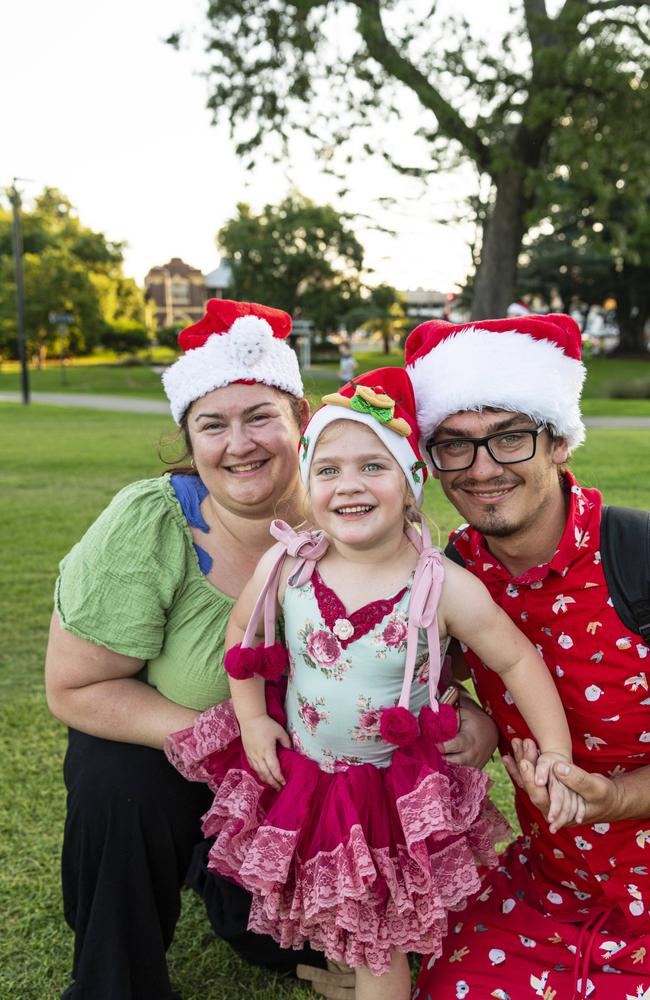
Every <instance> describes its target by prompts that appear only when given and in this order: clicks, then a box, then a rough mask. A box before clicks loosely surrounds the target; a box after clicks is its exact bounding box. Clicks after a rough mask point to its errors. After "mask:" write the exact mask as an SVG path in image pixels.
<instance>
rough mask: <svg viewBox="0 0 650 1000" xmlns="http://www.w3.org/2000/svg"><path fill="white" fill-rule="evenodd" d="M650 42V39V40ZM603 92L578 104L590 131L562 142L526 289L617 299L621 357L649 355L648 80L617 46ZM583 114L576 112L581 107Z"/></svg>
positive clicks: (545, 183)
mask: <svg viewBox="0 0 650 1000" xmlns="http://www.w3.org/2000/svg"><path fill="white" fill-rule="evenodd" d="M649 41H650V39H649ZM609 54H610V57H611V59H610V63H609V66H606V65H604V64H602V61H601V71H602V76H601V87H600V88H599V92H598V91H597V90H596V88H588V89H587V90H586V91H585V92H584V93H583V94H582V95H580V96H579V97H578V98H577V99H576V101H575V107H576V112H575V113H576V117H577V120H578V121H579V122H580V123H581V126H580V128H573V127H567V128H564V129H562V130H559V131H558V132H557V134H556V135H555V137H554V142H553V158H554V162H555V169H554V170H553V172H552V173H550V172H549V174H548V175H547V176H546V177H545V178H543V179H542V181H541V184H540V188H539V191H538V197H539V200H540V203H541V204H543V205H544V206H545V207H546V212H545V217H544V219H543V220H542V223H541V225H540V226H539V227H538V228H537V229H536V230H533V232H532V233H531V234H530V238H528V239H527V240H526V241H525V243H526V244H527V245H526V246H525V248H524V253H523V254H522V258H521V264H522V267H521V270H520V275H519V280H520V290H521V291H522V292H525V291H539V292H541V293H542V294H544V295H545V297H546V299H547V301H549V299H550V298H552V297H553V295H554V294H555V295H557V294H559V296H560V298H561V299H562V301H563V302H564V305H565V307H566V306H567V304H568V302H569V301H570V299H571V298H572V297H574V296H575V297H578V298H579V299H580V300H581V301H582V302H583V303H584V304H585V305H587V306H589V305H600V304H602V303H603V301H604V300H605V299H614V300H615V303H616V304H615V312H616V321H617V325H618V327H619V330H620V334H621V349H622V350H623V351H626V352H636V351H641V350H643V349H644V326H645V325H646V323H647V321H648V320H649V319H650V147H649V146H648V144H647V143H646V142H644V141H639V137H640V136H644V135H646V134H647V133H648V130H650V100H648V96H649V92H648V87H647V81H646V80H645V79H644V80H641V79H639V78H638V77H637V76H636V75H635V74H634V73H633V72H632V71H631V70H630V69H629V68H628V70H627V71H625V70H622V69H621V68H620V67H621V65H623V64H624V58H625V52H623V51H621V50H620V48H619V47H617V45H616V44H615V43H614V42H612V43H611V44H610V48H609ZM571 112H572V113H573V108H572V109H571Z"/></svg>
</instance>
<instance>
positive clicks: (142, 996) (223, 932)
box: [62, 730, 324, 1000]
mask: <svg viewBox="0 0 650 1000" xmlns="http://www.w3.org/2000/svg"><path fill="white" fill-rule="evenodd" d="M64 775H65V783H66V788H67V790H68V811H67V817H66V823H65V833H64V840H63V857H62V880H63V906H64V912H65V918H66V920H67V922H68V924H69V925H70V927H72V929H73V930H74V932H75V950H74V964H73V970H72V975H73V980H74V981H73V984H72V985H71V986H70V987H69V988H68V989H67V990H66V991H65V993H64V994H63V998H65V1000H172V998H174V997H177V996H178V995H177V994H175V993H173V992H172V990H171V987H170V984H169V976H168V972H167V959H166V951H167V948H168V947H169V945H170V944H171V941H172V937H173V935H174V928H175V926H176V922H177V920H178V917H179V914H180V908H181V901H180V894H181V888H182V886H183V885H184V884H185V885H190V886H191V887H192V888H194V889H195V890H196V891H197V892H199V893H200V895H201V896H202V897H203V899H204V902H205V905H206V909H207V912H208V917H209V919H210V923H211V924H212V927H213V929H214V931H215V933H216V934H217V935H218V936H219V937H221V938H223V939H224V940H226V941H228V942H229V943H230V944H231V945H232V947H233V948H235V950H236V951H237V952H238V953H239V954H240V955H241V956H242V957H243V958H244V959H246V960H248V961H250V962H254V963H255V964H256V965H261V966H264V967H266V968H269V969H273V970H275V971H279V972H291V971H293V969H294V968H295V966H296V963H297V962H299V961H301V962H305V961H306V962H307V963H308V964H311V965H324V960H323V956H322V955H320V954H318V953H316V952H312V951H310V950H309V949H305V951H303V952H297V951H284V950H282V949H280V948H279V947H278V945H277V944H276V943H275V942H274V941H273V940H272V939H271V938H268V937H263V936H260V935H257V934H252V933H251V932H250V931H248V930H247V929H246V925H247V921H248V912H249V909H250V896H249V895H248V894H247V893H246V892H244V891H243V890H242V889H240V888H239V887H238V886H235V885H233V884H232V883H231V882H228V881H226V880H225V879H221V878H219V877H218V876H215V875H214V874H213V873H211V872H208V871H207V868H206V865H205V857H206V854H207V849H208V847H209V844H208V842H206V841H204V840H202V835H201V828H200V818H201V816H202V814H203V813H204V812H205V811H206V809H207V808H208V806H209V804H210V801H211V797H212V793H211V792H210V791H209V789H208V788H207V787H206V786H205V785H202V784H194V783H192V782H189V781H186V780H185V779H184V778H183V777H181V775H180V774H178V772H177V771H175V770H174V768H173V767H172V766H171V764H170V763H169V762H168V761H167V758H166V757H165V755H164V754H163V752H162V751H160V750H153V749H151V748H149V747H143V746H137V745H135V744H132V743H116V742H113V741H111V740H102V739H98V738H97V737H94V736H88V735H87V734H85V733H79V732H77V731H76V730H70V734H69V744H68V752H67V754H66V759H65V765H64Z"/></svg>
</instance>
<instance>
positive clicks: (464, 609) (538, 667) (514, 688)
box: [440, 560, 579, 832]
mask: <svg viewBox="0 0 650 1000" xmlns="http://www.w3.org/2000/svg"><path fill="white" fill-rule="evenodd" d="M445 572H446V576H445V585H444V587H443V594H442V598H441V601H440V617H441V619H442V620H441V624H443V623H444V625H445V626H446V629H447V632H448V634H451V635H453V636H454V637H455V638H457V639H459V640H460V641H461V642H463V643H464V644H465V645H466V646H469V647H470V648H471V649H472V651H473V652H474V653H476V655H477V656H479V657H480V658H481V660H483V662H484V663H486V664H487V666H489V667H490V669H492V670H494V671H496V673H498V674H499V676H500V677H501V679H502V681H503V683H504V684H505V686H506V687H507V688H508V690H509V691H510V693H511V694H512V696H513V698H514V700H515V703H516V705H517V708H518V709H519V711H520V712H521V714H522V716H523V718H524V719H525V721H526V723H527V725H528V728H529V729H530V731H531V733H532V734H533V736H534V737H535V740H536V742H537V744H538V746H539V748H540V751H541V753H542V757H541V758H540V760H539V762H538V766H537V771H536V775H535V781H536V783H538V784H540V785H545V784H547V783H548V784H549V791H550V795H551V802H552V804H551V809H550V811H549V820H550V821H551V831H552V832H555V830H557V829H559V827H560V826H562V825H564V824H565V823H566V822H569V820H570V819H573V817H574V815H575V814H576V812H577V810H578V807H579V802H578V798H577V796H575V795H574V794H573V795H572V794H566V795H565V794H564V793H565V792H568V789H562V788H560V787H559V782H558V781H557V779H556V778H555V777H554V776H553V774H552V773H551V766H552V764H553V762H554V761H556V760H565V761H568V762H571V760H572V753H571V734H570V732H569V726H568V723H567V720H566V715H565V714H564V709H563V707H562V702H561V701H560V696H559V694H558V691H557V688H556V687H555V684H554V683H553V679H552V677H551V675H550V673H549V671H548V668H547V667H546V665H545V663H544V661H543V660H542V658H541V656H540V655H539V653H538V652H537V650H536V649H535V647H534V646H533V645H532V643H531V642H529V640H528V639H527V638H526V637H525V636H524V635H523V633H522V632H520V630H519V629H518V628H517V627H516V626H515V625H514V623H513V622H512V621H511V620H510V618H509V617H508V616H507V615H506V613H505V612H504V611H502V610H501V608H499V607H498V605H496V604H495V603H494V601H493V600H492V598H491V597H490V595H489V593H488V591H487V589H486V587H484V585H483V584H482V583H481V581H480V580H477V579H476V577H474V576H472V574H471V573H469V572H468V571H467V570H465V569H462V568H461V567H460V566H456V565H455V564H454V563H452V562H450V561H449V560H445Z"/></svg>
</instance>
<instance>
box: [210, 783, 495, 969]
mask: <svg viewBox="0 0 650 1000" xmlns="http://www.w3.org/2000/svg"><path fill="white" fill-rule="evenodd" d="M457 770H458V771H459V774H458V775H454V777H453V779H452V780H450V781H447V779H446V777H445V775H442V774H431V775H428V776H427V778H425V780H424V781H423V782H422V783H421V785H419V786H418V788H416V789H414V790H413V791H412V792H410V793H409V794H407V795H405V796H402V797H401V798H400V799H398V800H397V803H396V806H397V811H398V814H399V818H400V821H401V824H402V828H403V837H404V842H403V843H399V844H397V845H394V846H393V847H373V846H372V845H371V844H370V843H368V839H367V837H366V834H365V833H364V831H363V828H362V826H361V824H359V823H355V824H354V825H352V826H351V828H350V829H349V831H348V834H347V837H346V839H345V840H343V841H342V842H341V843H339V844H337V845H336V847H334V848H333V849H331V850H318V851H316V853H315V854H314V855H313V856H311V857H309V858H306V859H305V858H301V857H300V837H301V831H300V828H299V824H296V825H297V828H296V829H290V830H289V829H283V828H281V827H278V826H277V825H273V824H272V823H271V822H270V819H269V821H265V814H266V815H267V816H268V810H267V809H265V808H263V803H264V800H265V798H266V799H267V800H268V796H269V794H270V795H271V796H273V798H274V801H275V803H277V802H278V799H279V797H280V795H281V794H282V793H277V794H276V793H273V792H272V791H271V792H269V789H268V788H267V787H266V786H263V785H262V784H260V782H258V781H257V780H256V778H255V777H254V776H253V775H252V774H249V773H247V772H246V771H245V770H243V769H238V770H235V769H233V770H230V771H229V772H228V773H227V775H226V777H225V778H224V781H223V783H222V785H221V787H220V789H219V791H218V793H217V796H216V798H215V801H214V803H213V805H212V807H211V808H210V810H209V811H208V812H207V813H206V815H205V817H204V820H203V830H204V833H205V834H206V836H214V837H215V842H214V844H213V846H212V848H211V850H210V854H209V867H210V868H213V869H214V870H216V871H218V872H219V873H220V874H221V875H224V876H226V877H229V878H233V879H234V880H235V881H237V882H238V883H239V884H241V885H243V886H244V887H245V888H246V889H247V890H248V891H249V892H251V893H252V894H253V907H252V910H251V917H250V921H249V927H250V929H251V930H253V931H255V932H257V933H261V934H270V935H271V936H272V937H273V938H274V939H275V940H276V941H277V942H278V943H279V944H280V945H281V946H282V947H285V948H300V947H302V945H303V944H304V943H305V941H309V942H310V943H311V945H312V947H314V948H317V949H320V950H322V951H324V952H325V954H326V955H327V956H328V958H331V959H334V960H336V961H344V962H346V963H347V964H348V965H352V966H359V965H368V966H369V968H370V969H371V970H372V971H373V972H374V973H375V974H376V975H380V974H381V973H383V972H387V971H388V969H389V968H390V951H391V948H399V949H400V950H403V951H417V952H421V953H435V954H439V953H440V951H441V947H442V944H441V942H442V939H443V937H444V936H445V934H446V931H447V917H446V913H447V911H448V910H460V909H463V908H464V907H465V905H466V900H467V897H468V896H471V895H473V894H474V893H476V892H478V891H479V889H480V878H479V875H478V872H477V863H478V864H484V865H487V866H490V867H493V866H494V865H496V864H497V856H496V853H495V851H494V844H495V843H496V842H497V841H498V840H500V839H503V838H504V837H505V836H507V835H508V833H509V828H508V827H507V825H506V824H505V821H503V820H502V819H501V817H500V815H499V814H498V813H497V811H496V810H495V809H494V808H493V807H491V804H490V803H489V800H487V799H486V798H485V789H486V785H487V782H488V779H487V777H486V776H485V775H483V774H482V773H481V772H478V771H473V770H471V769H469V768H458V769H457ZM327 777H328V778H329V777H332V778H336V777H339V778H341V777H343V778H344V777H345V776H344V775H340V776H330V775H328V776H327ZM290 780H291V779H289V781H288V785H289V784H290ZM288 785H287V786H285V788H287V787H288Z"/></svg>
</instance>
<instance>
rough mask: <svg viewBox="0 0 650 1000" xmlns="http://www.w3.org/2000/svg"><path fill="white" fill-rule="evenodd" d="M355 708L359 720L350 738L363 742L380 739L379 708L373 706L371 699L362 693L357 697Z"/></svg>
mask: <svg viewBox="0 0 650 1000" xmlns="http://www.w3.org/2000/svg"><path fill="white" fill-rule="evenodd" d="M357 709H358V711H359V721H358V722H357V724H356V726H355V727H354V729H353V730H352V739H353V740H359V741H361V742H364V743H367V742H370V741H372V742H376V741H378V740H380V739H381V733H380V731H379V726H380V723H381V709H377V708H373V707H372V699H371V698H368V697H366V696H365V695H363V694H360V695H359V696H358V697H357Z"/></svg>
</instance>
